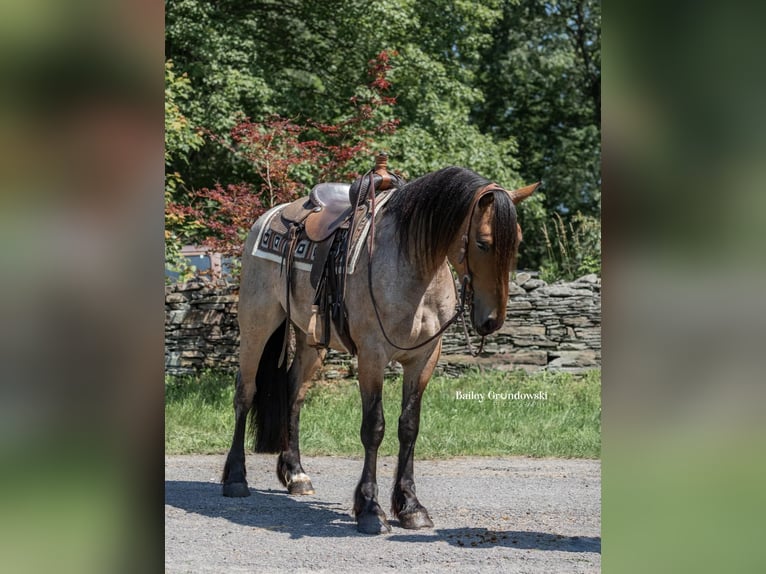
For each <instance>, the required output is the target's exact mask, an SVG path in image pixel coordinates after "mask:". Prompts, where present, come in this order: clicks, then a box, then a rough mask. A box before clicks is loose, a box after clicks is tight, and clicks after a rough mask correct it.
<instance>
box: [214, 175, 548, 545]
mask: <svg viewBox="0 0 766 574" xmlns="http://www.w3.org/2000/svg"><path fill="white" fill-rule="evenodd" d="M537 185H539V184H534V185H531V186H528V187H525V188H522V189H519V190H516V191H511V192H509V191H506V190H504V189H503V188H501V187H500V186H498V185H496V184H492V183H490V182H489V181H488V180H487V179H485V178H483V177H481V176H480V175H478V174H476V173H474V172H472V171H470V170H468V169H464V168H459V167H448V168H444V169H442V170H439V171H436V172H433V173H429V174H427V175H424V176H423V177H420V178H419V179H416V180H414V181H412V182H410V183H408V184H406V185H404V186H402V187H401V188H400V189H398V190H396V191H394V192H393V195H392V196H391V198H390V200H389V201H388V202H387V204H386V205H385V206H383V207H382V208H381V209H380V211H379V212H378V213H376V217H375V221H376V225H375V228H376V229H375V232H374V237H373V240H372V243H371V245H368V246H367V248H366V249H364V250H363V251H362V255H361V258H360V259H359V262H358V265H357V267H356V270H355V272H354V273H351V274H349V275H348V277H347V283H346V306H347V309H348V329H349V334H350V336H351V338H352V340H353V342H354V343H355V345H356V348H357V355H358V378H359V389H360V392H361V398H362V427H361V440H362V444H363V446H364V467H363V470H362V476H361V479H360V480H359V483H358V485H357V487H356V491H355V493H354V514H355V515H356V521H357V529H358V530H359V531H360V532H364V533H369V534H377V533H381V532H388V531H390V526H389V524H388V521H387V519H386V514H385V513H384V511H383V509H382V508H381V506H380V504H379V502H378V486H377V479H376V465H377V454H378V447H379V445H380V443H381V441H382V439H383V432H384V429H385V421H384V420H383V405H382V387H383V372H384V368H385V367H386V365H387V364H388V362H389V361H391V360H395V361H397V362H399V363H400V364H401V365H402V367H403V370H404V384H403V393H402V411H401V416H400V417H399V427H398V431H399V445H400V446H399V459H398V466H397V470H396V479H395V482H394V489H393V493H392V496H391V512H392V513H393V515H394V516H395V517H396V518H398V519H399V524H400V525H401V526H402V527H403V528H411V529H415V528H425V527H431V526H433V523H432V522H431V518H430V517H429V515H428V512H427V511H426V509H425V507H423V506H422V505H421V504H420V502H419V500H418V498H417V497H416V496H415V482H414V470H413V459H414V447H415V441H416V439H417V436H418V427H419V425H420V405H421V398H422V396H423V392H424V390H425V388H426V385H427V384H428V381H429V379H430V377H431V374H432V373H433V370H434V367H435V366H436V362H437V360H438V358H439V354H440V352H441V335H438V333H439V331H440V329H441V328H442V326H443V325H444V324H445V323H447V322H449V321H450V320H454V317H455V315H456V308H458V303H459V299H460V297H459V296H458V294H457V293H456V289H455V281H454V279H453V275H452V273H451V271H450V265H451V266H452V268H453V269H454V270H455V271H456V273H457V275H458V277H460V278H461V280H462V284H463V286H464V287H463V288H464V290H465V295H464V297H465V301H466V303H467V304H470V305H471V312H470V317H471V321H472V323H473V326H474V328H475V330H476V332H477V333H478V334H479V335H482V336H484V335H488V334H490V333H492V332H494V331H496V330H497V329H499V328H500V327H501V326H502V325H503V321H504V319H505V311H506V303H507V298H508V281H509V274H510V271H511V270H512V266H513V265H514V262H515V258H516V254H517V250H518V246H519V242H520V240H521V229H520V227H519V226H518V224H517V221H516V208H515V204H516V203H518V202H519V201H521V200H523V199H524V198H526V197H528V196H529V195H530V194H531V193H532V192H533V191H534V189H535V188H536V187H537ZM264 225H265V222H264V217H261V218H260V219H259V220H258V221H256V223H255V224H254V225H253V227H252V229H251V230H250V233H249V235H248V238H247V241H246V243H245V249H244V255H243V260H242V275H241V284H240V291H239V325H240V337H241V348H240V364H239V373H238V376H237V386H236V394H235V399H234V410H235V417H236V422H235V429H234V437H233V440H232V445H231V450H230V451H229V454H228V457H227V459H226V465H225V467H224V472H223V494H224V495H225V496H234V497H241V496H249V494H250V491H249V489H248V485H247V480H246V477H245V452H244V440H245V431H246V420H247V416H248V413H252V416H253V418H254V420H255V424H254V426H255V427H256V451H259V452H279V457H278V460H277V476H278V477H279V480H280V482H281V483H282V484H283V485H284V486H286V487H287V490H288V492H289V493H290V494H293V495H298V494H313V493H314V488H313V486H312V484H311V480H310V479H309V477H308V476H307V474H306V473H305V471H304V469H303V467H302V465H301V460H300V449H299V438H298V431H299V419H300V411H301V406H302V404H303V399H304V396H305V393H306V389H307V383H308V382H309V381H310V379H311V377H312V375H313V374H314V372H315V371H316V370H317V369H318V368H319V366H320V365H321V363H322V361H323V359H324V356H325V354H326V351H325V350H324V349H322V348H318V347H314V346H311V345H310V344H309V342H310V337H309V336H308V333H309V330H308V329H309V322H310V319H311V306H312V302H313V296H314V290H313V288H312V287H311V285H310V284H309V277H308V272H307V271H301V270H295V273H294V275H293V277H294V283H293V285H292V290H291V295H292V296H291V297H290V303H289V307H288V305H287V302H286V292H287V290H286V288H285V275H284V273H283V269H282V268H281V264H280V263H279V262H275V261H270V260H267V259H264V258H260V257H255V256H253V250H254V246H255V243H256V238H257V237H258V235H259V231H260V230H261V227H263V226H264ZM369 241H371V240H370V239H369V238H368V242H369ZM367 249H369V251H368V250H367ZM370 253H371V254H372V268H371V269H368V266H369V265H370ZM371 293H372V297H371ZM288 308H289V309H290V322H291V323H292V325H293V329H294V331H295V343H296V346H295V353H294V357H293V360H292V363H291V364H290V367H289V370H288V369H287V365H286V364H285V362H282V363H281V364H280V358H281V355H282V350H283V342H284V337H285V329H287V328H288V325H287V319H286V317H287V312H286V309H288ZM434 335H437V336H436V337H434ZM429 339H430V341H429ZM423 342H425V343H426V344H422V343H423ZM330 346H331V347H332V348H335V349H339V350H345V349H344V347H343V345H342V343H341V341H340V338H339V337H338V336H337V334H336V333H335V332H334V329H333V333H332V336H331V340H330Z"/></svg>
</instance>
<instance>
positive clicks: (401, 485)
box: [391, 340, 441, 529]
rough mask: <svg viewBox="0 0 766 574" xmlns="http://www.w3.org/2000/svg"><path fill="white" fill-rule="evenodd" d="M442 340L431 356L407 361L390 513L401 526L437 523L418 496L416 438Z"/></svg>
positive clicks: (417, 526) (422, 525)
mask: <svg viewBox="0 0 766 574" xmlns="http://www.w3.org/2000/svg"><path fill="white" fill-rule="evenodd" d="M440 351H441V340H440V341H439V343H438V344H437V345H436V348H435V349H434V350H433V352H432V353H431V354H430V355H423V356H421V357H419V358H418V359H416V360H414V361H412V362H407V363H405V364H404V365H403V367H404V384H403V386H402V414H401V415H400V416H399V461H398V464H397V468H396V480H395V481H394V490H393V493H392V494H391V512H392V513H393V514H394V515H395V516H396V517H398V518H399V524H400V525H401V526H402V528H413V529H414V528H430V527H432V526H433V525H434V524H433V522H431V518H430V517H429V516H428V511H427V510H426V509H425V507H423V505H422V504H420V502H419V501H418V498H417V496H415V471H414V459H415V441H416V440H417V438H418V429H419V428H420V404H421V400H422V398H423V391H425V388H426V385H428V381H429V379H430V378H431V375H432V374H433V372H434V368H435V367H436V361H437V360H438V359H439V353H440Z"/></svg>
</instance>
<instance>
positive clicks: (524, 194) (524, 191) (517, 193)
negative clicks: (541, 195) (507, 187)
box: [508, 181, 542, 205]
mask: <svg viewBox="0 0 766 574" xmlns="http://www.w3.org/2000/svg"><path fill="white" fill-rule="evenodd" d="M541 183H542V182H541V181H538V182H537V183H533V184H532V185H528V186H527V187H522V188H521V189H516V190H514V191H509V192H508V195H510V196H511V201H513V204H514V205H516V204H517V203H520V202H522V201H524V200H525V199H526V198H528V197H529V196H530V195H532V192H533V191H534V190H536V189H537V188H538V187H539V186H540V184H541Z"/></svg>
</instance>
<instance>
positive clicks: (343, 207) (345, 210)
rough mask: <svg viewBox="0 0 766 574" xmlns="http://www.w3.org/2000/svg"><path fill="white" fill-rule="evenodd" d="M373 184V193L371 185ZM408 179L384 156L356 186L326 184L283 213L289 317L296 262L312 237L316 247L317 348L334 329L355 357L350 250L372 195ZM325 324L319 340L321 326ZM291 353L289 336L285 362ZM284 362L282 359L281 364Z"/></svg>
mask: <svg viewBox="0 0 766 574" xmlns="http://www.w3.org/2000/svg"><path fill="white" fill-rule="evenodd" d="M371 182H372V190H371V189H370V187H371V186H370V184H371ZM404 183H405V180H404V179H403V178H401V177H399V176H397V175H394V174H392V173H390V172H389V171H388V156H387V155H386V154H384V153H379V154H378V155H377V157H376V160H375V166H374V168H373V169H372V170H370V171H369V172H367V173H366V174H365V175H363V176H361V177H359V178H357V179H356V180H355V181H354V182H353V183H352V184H350V185H349V184H347V183H320V184H318V185H316V186H315V187H314V188H313V189H312V190H311V192H310V193H309V196H308V198H305V199H299V200H297V201H294V202H293V203H291V204H289V205H287V206H286V207H285V208H284V209H283V210H282V212H281V218H282V223H283V224H284V226H285V227H286V228H287V230H288V232H287V237H288V243H287V247H286V251H285V253H284V259H283V265H284V268H286V269H287V277H286V289H287V297H286V301H287V304H286V306H287V309H286V311H287V318H288V321H289V318H290V290H291V287H292V281H293V279H292V267H293V265H292V263H293V257H294V254H295V249H296V246H297V245H298V243H299V242H300V241H302V240H305V239H308V240H309V241H311V242H313V243H314V244H315V246H316V248H315V252H314V253H315V255H314V260H313V263H312V265H311V274H310V276H311V286H312V287H314V289H315V293H314V304H313V306H312V317H311V322H310V325H309V335H310V336H312V337H313V338H314V344H315V346H319V347H325V348H327V347H329V344H330V326H331V323H332V324H333V325H334V326H335V330H336V332H337V334H338V336H339V337H340V339H341V341H342V342H343V344H344V345H345V347H346V348H347V349H348V351H349V352H350V353H351V354H356V345H355V344H354V341H353V340H352V339H351V336H350V334H349V332H348V315H347V312H346V305H345V290H346V270H347V259H348V252H349V249H350V247H351V244H352V242H353V241H354V239H355V237H357V236H358V235H356V234H358V233H359V231H358V229H360V228H361V226H358V227H357V226H356V225H355V222H356V221H357V220H359V219H361V218H364V217H366V216H367V215H368V210H369V202H368V198H369V197H368V196H370V195H372V196H373V197H374V194H375V192H376V191H386V190H391V191H393V189H394V188H397V187H399V186H401V185H403V184H404ZM319 325H321V330H320V334H319V336H317V327H318V326H319ZM286 355H287V335H286V336H285V343H284V346H283V350H282V360H284V359H285V357H286ZM280 363H281V361H280Z"/></svg>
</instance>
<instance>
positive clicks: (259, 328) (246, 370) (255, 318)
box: [223, 294, 285, 497]
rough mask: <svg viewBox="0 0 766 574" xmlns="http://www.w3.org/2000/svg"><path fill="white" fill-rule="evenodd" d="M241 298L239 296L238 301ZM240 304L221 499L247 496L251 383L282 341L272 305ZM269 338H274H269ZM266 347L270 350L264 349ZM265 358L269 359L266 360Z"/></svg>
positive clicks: (277, 314)
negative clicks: (230, 428)
mask: <svg viewBox="0 0 766 574" xmlns="http://www.w3.org/2000/svg"><path fill="white" fill-rule="evenodd" d="M241 299H242V294H241V295H240V300H241ZM247 307H248V306H246V305H243V304H242V303H240V308H239V322H240V349H239V372H238V373H237V387H236V391H235V394H234V416H235V425H234V436H233V437H232V441H231V449H230V450H229V454H228V456H227V457H226V465H225V466H224V469H223V495H224V496H232V497H242V496H250V490H249V488H248V486H247V479H246V478H245V476H246V470H245V430H246V427H247V415H248V413H249V412H250V409H251V408H252V406H253V398H254V396H255V390H256V389H255V379H256V375H257V373H258V366H259V365H260V363H261V359H262V358H263V359H264V360H269V361H272V362H273V363H276V362H277V361H278V360H279V353H280V352H281V349H282V340H281V338H280V337H278V336H277V335H278V334H275V332H276V331H277V330H278V329H279V327H280V325H281V324H282V322H283V321H284V320H285V318H284V312H283V311H282V309H281V307H279V305H278V304H277V305H275V306H273V307H272V308H270V309H267V310H266V311H265V312H264V311H263V310H262V309H258V308H252V309H249V308H247ZM272 335H274V336H273V337H272ZM267 346H270V347H274V348H269V349H266V347H267ZM266 354H268V355H270V356H268V357H266V356H265V355H266Z"/></svg>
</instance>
